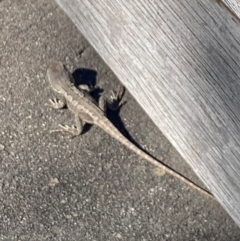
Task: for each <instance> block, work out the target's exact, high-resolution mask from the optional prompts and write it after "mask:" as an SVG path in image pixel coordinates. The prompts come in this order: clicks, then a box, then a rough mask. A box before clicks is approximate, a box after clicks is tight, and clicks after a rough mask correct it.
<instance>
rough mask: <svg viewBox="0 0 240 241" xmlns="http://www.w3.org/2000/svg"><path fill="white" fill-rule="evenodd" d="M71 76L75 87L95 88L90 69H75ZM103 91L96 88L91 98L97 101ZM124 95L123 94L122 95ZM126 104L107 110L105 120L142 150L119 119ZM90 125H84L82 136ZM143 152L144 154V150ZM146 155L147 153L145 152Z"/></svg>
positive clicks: (95, 75)
mask: <svg viewBox="0 0 240 241" xmlns="http://www.w3.org/2000/svg"><path fill="white" fill-rule="evenodd" d="M72 76H73V78H74V81H75V85H76V86H79V85H81V84H84V85H88V86H93V87H95V86H96V82H97V81H96V77H97V72H96V71H95V70H92V69H84V68H79V69H76V70H75V71H74V72H73V73H72ZM103 91H104V90H103V89H101V88H96V89H95V90H93V91H92V92H91V96H92V97H93V98H94V99H95V100H96V101H98V100H99V97H100V96H101V94H102V93H103ZM123 95H124V93H123ZM125 104H126V101H124V102H123V104H122V105H121V106H120V107H119V108H118V109H116V110H111V109H108V108H107V112H106V115H107V118H108V119H109V120H110V121H111V122H112V123H113V125H114V126H115V127H116V128H117V129H118V130H119V131H120V132H121V133H122V134H123V135H124V136H125V137H126V138H127V139H128V140H129V141H131V142H132V143H133V144H134V145H136V146H137V147H138V148H139V149H141V150H143V149H142V148H141V146H139V144H138V143H137V142H136V141H135V140H134V139H133V138H132V136H131V135H130V133H129V132H128V130H127V129H126V128H125V125H124V123H123V121H122V119H121V118H120V115H119V113H120V110H121V108H122V107H123V106H124V105H125ZM91 127H92V125H91V124H88V123H85V125H84V127H83V130H82V135H83V134H85V133H86V132H88V131H89V130H90V129H91ZM144 152H146V151H145V150H144ZM146 153H147V152H146ZM148 154H149V153H148Z"/></svg>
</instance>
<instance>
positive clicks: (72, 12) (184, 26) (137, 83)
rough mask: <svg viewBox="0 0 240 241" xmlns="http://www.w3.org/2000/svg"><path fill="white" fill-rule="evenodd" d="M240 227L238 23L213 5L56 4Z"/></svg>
mask: <svg viewBox="0 0 240 241" xmlns="http://www.w3.org/2000/svg"><path fill="white" fill-rule="evenodd" d="M56 1H57V2H58V4H59V5H60V6H61V7H62V8H63V9H64V11H65V12H66V13H67V14H68V16H69V17H70V18H71V19H72V21H73V22H74V23H75V24H76V26H77V27H78V29H79V30H80V31H81V32H82V33H83V34H84V35H85V37H86V38H87V39H88V41H89V42H90V43H91V44H92V46H93V47H94V48H95V49H96V50H97V51H98V53H99V54H100V55H101V57H102V58H103V59H104V60H105V62H106V63H107V64H108V65H109V66H110V67H111V69H112V70H113V71H114V72H115V74H116V75H117V76H118V78H119V79H120V80H121V81H122V82H123V84H124V85H125V86H126V87H127V89H128V90H129V91H130V92H131V94H132V95H133V96H134V97H135V98H136V99H137V100H138V102H139V104H140V105H141V106H142V107H143V109H144V110H145V111H146V112H147V114H148V115H149V116H150V117H151V119H152V120H153V121H154V122H155V124H156V125H157V126H158V127H159V129H160V130H161V131H162V132H163V133H164V134H165V136H166V137H167V138H168V139H169V140H170V142H171V143H172V144H173V145H174V146H175V148H176V149H177V150H178V151H179V153H180V154H181V155H182V156H183V157H184V158H185V160H186V161H187V162H188V163H189V164H190V166H191V167H192V168H193V170H194V171H195V172H196V173H197V175H198V176H199V177H200V178H201V180H202V181H203V182H204V183H205V184H206V186H207V187H208V188H209V190H210V191H211V192H212V193H213V194H214V195H215V196H216V197H217V199H218V200H219V202H220V203H221V204H222V205H223V207H224V208H225V209H226V210H227V211H228V212H229V214H230V215H231V216H232V218H233V219H234V220H235V221H236V223H237V224H238V225H240V205H239V203H240V95H239V93H240V80H239V77H240V42H239V41H240V25H239V24H238V23H237V22H235V21H233V19H232V15H231V14H230V13H229V12H228V11H226V9H225V8H222V7H221V6H220V5H219V4H218V3H217V2H216V1H212V0H186V1H176V0H168V1H147V0H141V1H140V0H132V1H124V0H116V1H110V0H101V1H100V0H98V1H90V0H81V1H80V0H73V1H71V4H69V1H67V0H56Z"/></svg>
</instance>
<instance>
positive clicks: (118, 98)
mask: <svg viewBox="0 0 240 241" xmlns="http://www.w3.org/2000/svg"><path fill="white" fill-rule="evenodd" d="M123 94H124V87H123V86H122V85H119V87H118V90H117V91H112V95H111V97H110V100H109V99H106V98H105V97H104V96H100V98H99V102H98V105H99V108H100V109H102V111H103V112H104V113H106V110H107V108H108V109H110V110H113V111H115V110H118V109H119V108H120V107H121V106H122V105H123V104H124V103H123V100H122V97H123Z"/></svg>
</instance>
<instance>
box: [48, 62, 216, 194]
mask: <svg viewBox="0 0 240 241" xmlns="http://www.w3.org/2000/svg"><path fill="white" fill-rule="evenodd" d="M47 77H48V80H49V82H50V84H51V87H52V88H53V90H54V91H56V92H57V93H58V94H60V95H61V96H62V97H63V100H61V101H60V100H59V101H57V100H56V99H55V100H50V102H51V105H52V107H53V108H55V109H59V108H63V107H64V106H65V105H67V106H68V108H69V109H70V110H71V111H72V112H73V113H74V114H75V121H76V127H68V126H63V125H59V126H60V128H61V129H62V130H63V131H69V132H71V133H72V134H73V135H74V136H75V135H80V134H81V131H82V128H83V122H86V123H89V124H94V125H97V126H98V127H100V128H101V129H102V130H104V131H105V132H106V133H108V134H109V135H110V136H112V137H113V138H114V139H116V140H117V141H119V142H120V143H122V144H123V145H124V146H126V147H127V148H128V149H130V150H131V151H133V152H135V153H136V154H137V155H138V156H140V157H141V158H143V159H145V160H147V161H149V162H150V163H152V164H153V165H155V166H157V167H160V168H161V169H163V170H164V171H165V172H166V173H168V174H170V175H172V176H173V177H175V178H177V179H179V180H181V181H182V182H184V183H186V184H187V185H189V186H190V187H192V188H194V189H196V190H198V191H200V192H202V193H204V194H206V195H207V196H209V197H211V198H214V197H213V196H212V194H211V193H209V192H208V191H206V190H204V189H203V188H201V187H200V186H198V185H196V184H194V183H193V182H192V181H190V180H189V179H187V178H186V177H184V176H183V175H181V174H179V173H177V172H176V171H174V170H173V169H171V168H170V167H168V166H166V165H165V164H163V163H161V162H159V161H158V160H156V159H154V158H153V157H151V156H150V155H148V154H147V153H145V152H144V151H142V150H141V149H140V148H138V147H137V146H135V145H134V144H133V143H132V142H130V141H129V140H128V139H127V138H126V137H125V136H123V135H122V134H121V133H120V132H119V131H118V129H117V128H116V127H115V126H114V125H113V124H112V122H111V121H110V120H109V119H108V118H107V116H106V114H105V105H104V101H103V99H101V98H100V100H99V103H97V102H96V100H95V99H94V98H93V97H92V96H91V95H90V94H89V92H88V91H87V88H86V86H84V87H83V89H79V88H77V87H76V86H75V84H74V79H73V77H72V75H71V73H70V72H69V70H68V69H67V68H66V67H65V66H64V65H63V64H62V63H61V62H57V61H52V62H51V63H50V65H49V67H48V70H47Z"/></svg>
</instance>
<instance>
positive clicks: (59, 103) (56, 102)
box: [48, 98, 66, 110]
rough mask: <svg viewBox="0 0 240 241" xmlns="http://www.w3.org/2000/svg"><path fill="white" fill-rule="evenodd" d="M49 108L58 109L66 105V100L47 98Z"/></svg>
mask: <svg viewBox="0 0 240 241" xmlns="http://www.w3.org/2000/svg"><path fill="white" fill-rule="evenodd" d="M48 105H49V106H50V107H51V108H53V109H55V110H58V109H62V108H64V107H65V106H66V101H65V100H64V99H62V100H61V99H57V98H54V99H49V104H48Z"/></svg>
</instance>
